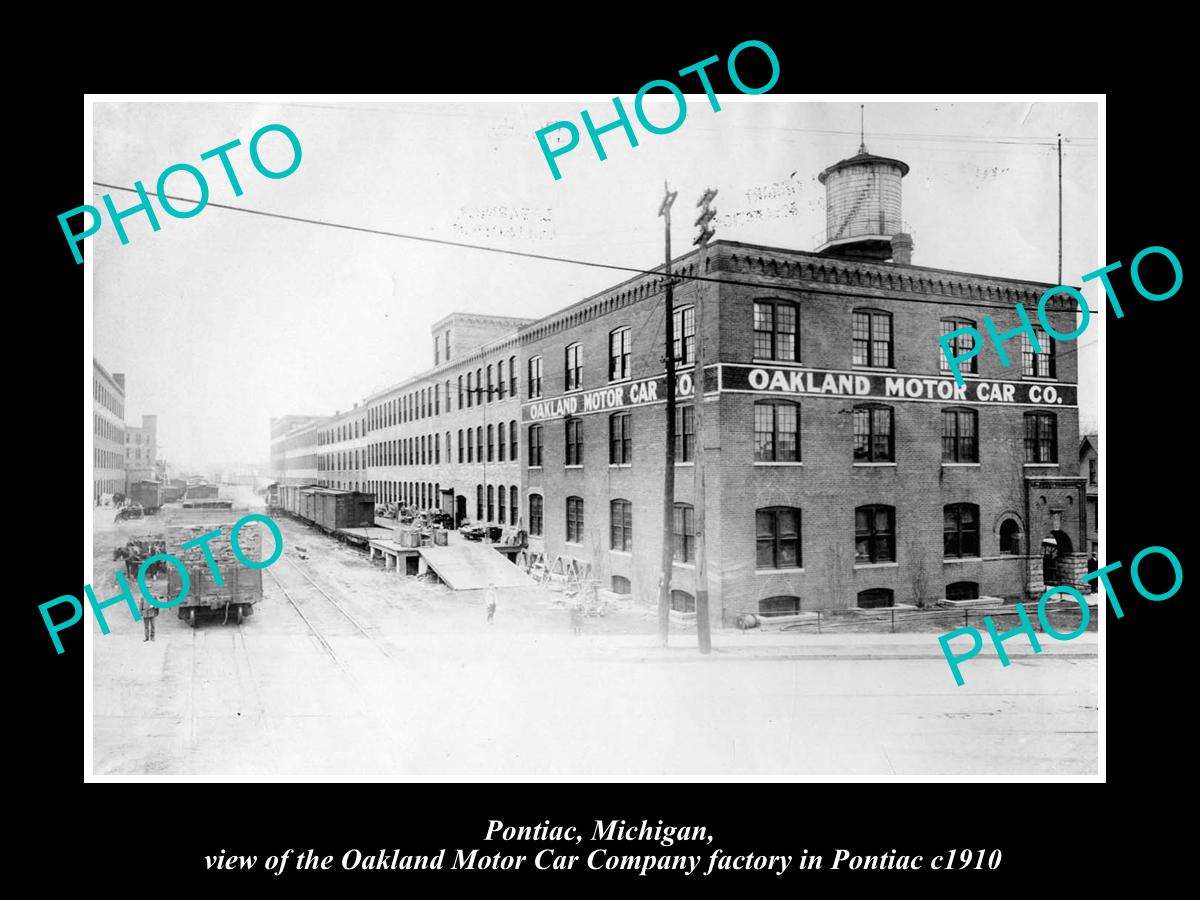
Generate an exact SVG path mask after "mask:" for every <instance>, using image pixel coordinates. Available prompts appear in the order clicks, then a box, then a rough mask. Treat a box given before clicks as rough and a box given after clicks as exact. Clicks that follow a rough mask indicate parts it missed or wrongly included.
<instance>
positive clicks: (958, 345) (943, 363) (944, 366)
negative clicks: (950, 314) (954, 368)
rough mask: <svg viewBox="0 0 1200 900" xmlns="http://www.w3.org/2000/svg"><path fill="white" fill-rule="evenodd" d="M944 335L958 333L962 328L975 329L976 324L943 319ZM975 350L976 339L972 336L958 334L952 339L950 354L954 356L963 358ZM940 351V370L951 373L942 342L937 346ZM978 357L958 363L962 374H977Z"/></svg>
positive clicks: (961, 320) (967, 320) (962, 320)
mask: <svg viewBox="0 0 1200 900" xmlns="http://www.w3.org/2000/svg"><path fill="white" fill-rule="evenodd" d="M941 326H942V334H949V333H950V332H952V331H957V330H958V329H960V328H974V327H975V323H974V322H972V321H971V320H970V319H942V321H941ZM974 348H975V338H974V336H973V335H970V334H958V335H955V336H954V337H953V338H951V339H950V352H951V353H952V354H953V355H954V356H962V355H963V354H964V353H969V352H970V351H971V350H973V349H974ZM937 350H938V368H940V369H941V370H942V371H943V372H949V371H950V360H948V359H946V354H945V352H944V351H943V350H942V345H941V342H940V341H939V342H938V344H937ZM977 358H978V357H974V356H972V357H971V358H970V359H963V360H960V361H959V363H958V368H959V371H961V372H977V371H979V369H978V367H977V366H976V365H975V361H976V359H977Z"/></svg>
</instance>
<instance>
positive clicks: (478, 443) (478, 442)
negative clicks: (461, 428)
mask: <svg viewBox="0 0 1200 900" xmlns="http://www.w3.org/2000/svg"><path fill="white" fill-rule="evenodd" d="M475 456H476V458H477V459H478V460H479V462H483V426H482V425H477V426H475Z"/></svg>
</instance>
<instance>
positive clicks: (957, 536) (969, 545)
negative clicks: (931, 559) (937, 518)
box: [942, 503, 979, 559]
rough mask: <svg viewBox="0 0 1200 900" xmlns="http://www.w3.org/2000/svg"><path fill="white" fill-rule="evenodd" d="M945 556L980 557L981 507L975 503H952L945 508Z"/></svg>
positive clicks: (943, 517) (948, 557) (943, 529)
mask: <svg viewBox="0 0 1200 900" xmlns="http://www.w3.org/2000/svg"><path fill="white" fill-rule="evenodd" d="M942 523H943V524H942V535H943V538H944V554H943V555H944V556H945V557H946V558H947V559H951V558H955V559H961V558H962V557H964V556H978V555H979V507H978V506H976V505H975V504H974V503H951V504H949V505H947V506H945V507H944V508H943V512H942Z"/></svg>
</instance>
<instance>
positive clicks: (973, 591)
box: [946, 581, 979, 600]
mask: <svg viewBox="0 0 1200 900" xmlns="http://www.w3.org/2000/svg"><path fill="white" fill-rule="evenodd" d="M946 599H947V600H978V599H979V583H978V582H976V581H956V582H954V583H953V584H948V585H946Z"/></svg>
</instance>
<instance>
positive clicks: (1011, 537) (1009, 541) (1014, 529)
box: [1000, 519, 1021, 555]
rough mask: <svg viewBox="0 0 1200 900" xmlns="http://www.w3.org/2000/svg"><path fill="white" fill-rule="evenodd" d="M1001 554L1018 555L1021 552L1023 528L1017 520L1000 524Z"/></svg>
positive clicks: (1006, 520)
mask: <svg viewBox="0 0 1200 900" xmlns="http://www.w3.org/2000/svg"><path fill="white" fill-rule="evenodd" d="M1000 552H1001V553H1007V554H1012V555H1017V554H1019V553H1020V552H1021V526H1020V525H1018V524H1017V520H1016V519H1005V520H1004V521H1003V522H1001V523H1000Z"/></svg>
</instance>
